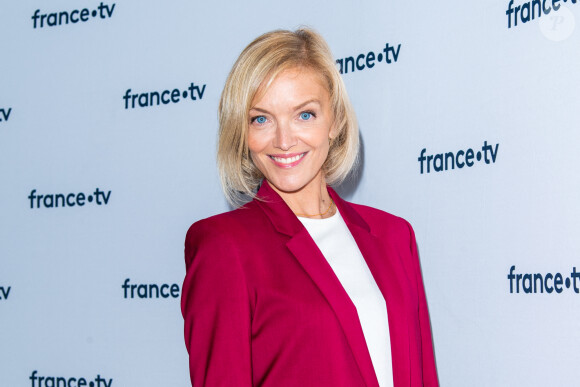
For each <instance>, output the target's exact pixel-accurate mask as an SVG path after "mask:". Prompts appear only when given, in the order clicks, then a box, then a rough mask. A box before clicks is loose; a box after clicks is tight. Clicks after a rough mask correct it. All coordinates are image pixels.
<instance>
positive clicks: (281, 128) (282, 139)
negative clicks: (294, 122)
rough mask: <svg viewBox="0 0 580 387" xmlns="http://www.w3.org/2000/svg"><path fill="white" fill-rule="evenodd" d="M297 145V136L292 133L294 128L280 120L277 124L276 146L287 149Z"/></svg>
mask: <svg viewBox="0 0 580 387" xmlns="http://www.w3.org/2000/svg"><path fill="white" fill-rule="evenodd" d="M294 145H296V138H295V136H294V134H293V133H292V128H290V125H289V124H288V123H284V122H279V123H278V125H277V126H276V137H275V138H274V147H275V148H278V149H280V150H283V151H287V150H289V149H290V148H292V147H293V146H294Z"/></svg>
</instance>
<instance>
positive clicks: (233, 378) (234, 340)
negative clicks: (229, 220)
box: [181, 221, 252, 387]
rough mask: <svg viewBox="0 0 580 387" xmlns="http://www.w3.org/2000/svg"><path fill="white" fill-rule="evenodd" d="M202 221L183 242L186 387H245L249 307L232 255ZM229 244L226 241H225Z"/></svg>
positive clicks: (249, 381)
mask: <svg viewBox="0 0 580 387" xmlns="http://www.w3.org/2000/svg"><path fill="white" fill-rule="evenodd" d="M211 226H212V225H211V224H210V225H209V226H208V225H207V223H204V221H201V222H198V223H195V224H194V225H193V226H191V228H190V229H189V231H188V233H187V236H186V240H185V263H186V275H185V280H184V282H183V290H182V297H181V312H182V314H183V318H184V331H185V332H184V333H185V346H186V347H187V351H188V353H189V370H190V377H191V383H192V386H195V387H197V386H212V387H213V386H241V387H244V386H251V385H252V369H251V345H250V337H251V336H250V321H251V317H250V302H249V296H248V290H247V286H246V280H245V276H244V272H243V270H242V266H241V263H240V261H239V257H238V256H237V251H238V250H237V249H236V247H235V246H232V242H231V239H230V238H226V237H224V236H227V233H220V232H219V230H216V227H211ZM228 239H230V240H228Z"/></svg>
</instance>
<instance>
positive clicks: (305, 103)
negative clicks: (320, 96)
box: [294, 98, 320, 110]
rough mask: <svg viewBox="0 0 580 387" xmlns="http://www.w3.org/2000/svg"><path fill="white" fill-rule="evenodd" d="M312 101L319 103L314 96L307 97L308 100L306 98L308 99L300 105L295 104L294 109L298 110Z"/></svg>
mask: <svg viewBox="0 0 580 387" xmlns="http://www.w3.org/2000/svg"><path fill="white" fill-rule="evenodd" d="M312 102H314V103H316V104H318V105H320V101H318V100H317V99H316V98H313V99H309V100H308V101H306V102H302V103H301V104H300V105H298V106H296V107H295V108H294V110H300V109H302V108H303V107H304V106H306V105H308V104H309V103H312Z"/></svg>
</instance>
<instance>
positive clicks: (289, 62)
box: [217, 28, 359, 207]
mask: <svg viewBox="0 0 580 387" xmlns="http://www.w3.org/2000/svg"><path fill="white" fill-rule="evenodd" d="M297 67H298V68H308V69H312V70H314V71H315V72H316V73H318V74H319V75H320V76H321V78H322V80H323V84H325V85H326V86H327V88H328V92H329V95H330V102H331V109H332V112H333V115H334V123H333V125H334V126H335V136H334V137H333V138H332V139H331V140H330V148H329V151H328V156H327V158H326V161H325V162H324V164H323V165H322V170H323V173H324V176H325V179H326V182H327V183H328V184H330V185H336V184H340V183H341V182H342V181H344V179H345V178H346V177H347V176H348V174H349V173H350V171H351V169H352V168H353V166H354V165H355V163H356V162H357V160H358V150H359V132H358V125H357V122H356V117H355V114H354V110H353V108H352V105H351V103H350V100H349V98H348V95H347V93H346V88H345V86H344V83H343V81H342V78H341V76H340V73H339V72H338V69H337V68H336V65H335V62H334V59H333V56H332V54H331V52H330V48H329V47H328V44H327V43H326V41H325V40H324V39H323V38H322V36H320V34H318V33H317V32H315V31H313V30H311V29H308V28H300V29H298V30H296V31H288V30H275V31H271V32H267V33H265V34H263V35H261V36H259V37H258V38H256V39H255V40H254V41H253V42H252V43H250V44H249V45H248V46H247V47H246V48H245V49H244V50H243V51H242V53H241V54H240V56H239V57H238V59H237V61H236V63H235V64H234V66H233V68H232V70H231V71H230V74H229V75H228V78H227V80H226V83H225V86H224V89H223V91H222V95H221V99H220V104H219V109H218V117H219V139H218V151H217V162H218V169H219V174H220V179H221V183H222V188H223V190H224V193H225V196H226V198H227V200H228V201H229V203H230V204H231V205H233V206H234V207H238V206H241V205H243V204H244V203H246V202H248V201H249V200H251V199H253V198H255V197H256V191H257V189H258V187H259V185H260V183H261V181H262V179H263V178H264V176H263V174H262V173H261V172H260V170H259V169H258V168H257V167H256V166H255V165H254V162H253V161H252V157H251V155H250V151H249V149H248V127H249V110H250V108H251V107H252V106H251V105H252V101H253V100H254V99H255V98H256V97H258V98H259V97H260V95H263V93H264V92H265V90H267V88H268V87H269V86H270V84H271V83H272V81H273V80H274V79H275V78H276V76H278V74H280V73H281V72H283V71H284V70H287V69H293V68H297Z"/></svg>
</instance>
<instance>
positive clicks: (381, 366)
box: [298, 211, 393, 387]
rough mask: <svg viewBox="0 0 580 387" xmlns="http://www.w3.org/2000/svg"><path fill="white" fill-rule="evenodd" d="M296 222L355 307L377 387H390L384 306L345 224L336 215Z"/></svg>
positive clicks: (386, 324) (388, 346) (385, 308)
mask: <svg viewBox="0 0 580 387" xmlns="http://www.w3.org/2000/svg"><path fill="white" fill-rule="evenodd" d="M298 219H299V220H300V221H301V222H302V224H303V225H304V227H306V230H308V233H309V234H310V236H311V237H312V239H314V242H316V245H317V246H318V248H319V249H320V251H321V252H322V254H323V255H324V257H325V258H326V260H327V261H328V263H329V264H330V267H332V270H334V273H335V274H336V276H337V277H338V279H339V280H340V283H341V284H342V286H343V288H344V290H345V291H346V292H347V294H348V295H349V297H350V299H351V300H352V302H353V303H354V305H355V306H356V310H357V313H358V317H359V320H360V324H361V326H362V330H363V333H364V336H365V340H366V343H367V348H368V350H369V353H370V355H371V360H372V362H373V367H374V369H375V374H376V375H377V379H378V380H379V386H381V387H385V386H393V365H392V362H391V340H390V337H389V323H388V320H387V305H386V303H385V299H384V297H383V295H382V293H381V291H380V290H379V288H378V286H377V283H376V282H375V280H374V278H373V275H372V274H371V272H370V270H369V268H368V266H367V264H366V261H365V260H364V258H363V256H362V254H361V252H360V250H359V249H358V246H357V244H356V241H355V240H354V238H353V236H352V235H351V233H350V231H349V229H348V227H347V226H346V223H345V222H344V220H343V219H342V216H340V213H339V212H338V211H336V214H334V215H333V216H331V217H329V218H326V219H311V218H302V217H298Z"/></svg>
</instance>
